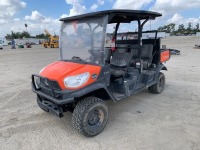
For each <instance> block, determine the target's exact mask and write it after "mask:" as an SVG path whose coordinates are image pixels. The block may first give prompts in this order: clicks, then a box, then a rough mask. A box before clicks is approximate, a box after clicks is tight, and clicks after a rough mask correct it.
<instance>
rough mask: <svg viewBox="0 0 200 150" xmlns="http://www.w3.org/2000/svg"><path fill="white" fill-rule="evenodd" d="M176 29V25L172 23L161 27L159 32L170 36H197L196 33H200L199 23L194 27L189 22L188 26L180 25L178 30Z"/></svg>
mask: <svg viewBox="0 0 200 150" xmlns="http://www.w3.org/2000/svg"><path fill="white" fill-rule="evenodd" d="M175 27H176V24H174V23H170V24H168V25H164V26H161V27H159V28H158V29H157V30H158V31H159V32H166V33H170V35H191V34H196V32H200V28H199V23H197V24H196V25H195V26H194V27H193V24H192V23H191V22H189V23H188V25H187V26H184V24H180V25H179V26H178V28H177V29H176V28H175Z"/></svg>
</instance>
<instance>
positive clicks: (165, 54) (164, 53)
mask: <svg viewBox="0 0 200 150" xmlns="http://www.w3.org/2000/svg"><path fill="white" fill-rule="evenodd" d="M169 58H170V52H169V50H166V51H162V52H161V53H160V62H165V61H167V60H169Z"/></svg>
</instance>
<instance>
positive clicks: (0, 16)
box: [0, 0, 26, 23]
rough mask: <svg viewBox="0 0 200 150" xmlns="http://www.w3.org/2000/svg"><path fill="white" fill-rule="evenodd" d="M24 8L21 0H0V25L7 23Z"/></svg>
mask: <svg viewBox="0 0 200 150" xmlns="http://www.w3.org/2000/svg"><path fill="white" fill-rule="evenodd" d="M25 7H26V3H25V2H23V1H21V0H1V2H0V23H6V22H9V21H10V20H11V19H12V17H13V16H14V15H15V14H16V13H17V12H19V11H21V10H22V9H24V8H25Z"/></svg>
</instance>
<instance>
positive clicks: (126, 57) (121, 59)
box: [110, 51, 132, 78]
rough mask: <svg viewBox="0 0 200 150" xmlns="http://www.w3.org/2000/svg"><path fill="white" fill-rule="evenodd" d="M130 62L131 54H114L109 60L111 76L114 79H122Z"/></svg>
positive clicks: (120, 52)
mask: <svg viewBox="0 0 200 150" xmlns="http://www.w3.org/2000/svg"><path fill="white" fill-rule="evenodd" d="M131 60H132V54H131V53H130V52H128V53H126V52H122V51H116V52H114V53H113V55H112V57H111V60H110V64H111V75H112V76H113V77H115V78H119V77H123V76H124V75H125V74H126V72H127V68H128V65H129V64H130V63H131Z"/></svg>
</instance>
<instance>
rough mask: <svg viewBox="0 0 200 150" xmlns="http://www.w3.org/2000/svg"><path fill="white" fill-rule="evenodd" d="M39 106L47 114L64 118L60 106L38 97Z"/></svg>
mask: <svg viewBox="0 0 200 150" xmlns="http://www.w3.org/2000/svg"><path fill="white" fill-rule="evenodd" d="M37 103H38V106H39V107H40V108H41V109H43V110H44V111H46V112H49V113H51V114H54V115H56V116H57V117H59V118H61V117H63V110H62V108H61V107H60V106H58V105H56V104H54V103H52V102H50V101H45V100H42V98H41V97H40V96H37Z"/></svg>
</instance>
